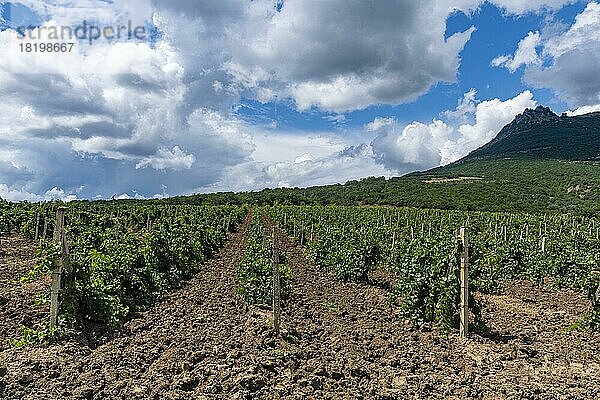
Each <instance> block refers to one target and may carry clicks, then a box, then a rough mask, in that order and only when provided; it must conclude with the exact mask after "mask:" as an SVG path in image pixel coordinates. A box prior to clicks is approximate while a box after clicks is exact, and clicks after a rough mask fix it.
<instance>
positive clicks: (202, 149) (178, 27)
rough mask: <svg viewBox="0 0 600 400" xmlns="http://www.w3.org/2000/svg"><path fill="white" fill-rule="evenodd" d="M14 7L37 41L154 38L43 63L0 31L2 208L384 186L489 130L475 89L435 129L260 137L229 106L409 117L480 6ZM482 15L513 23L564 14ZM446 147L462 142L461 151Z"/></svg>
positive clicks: (383, 126) (87, 0)
mask: <svg viewBox="0 0 600 400" xmlns="http://www.w3.org/2000/svg"><path fill="white" fill-rule="evenodd" d="M15 3H20V4H23V5H25V6H26V7H28V8H30V9H31V10H32V12H34V13H35V14H36V15H37V17H39V19H40V20H41V21H42V22H43V26H45V27H58V26H60V25H74V24H80V23H81V22H82V21H84V20H87V21H95V22H97V23H99V24H107V25H115V24H119V23H123V22H127V21H128V20H130V19H131V20H132V22H133V23H134V24H137V25H144V26H147V27H151V28H152V29H154V30H155V31H156V33H157V34H156V36H155V37H152V38H151V39H149V40H147V41H137V42H134V41H113V42H107V41H104V40H99V41H98V42H96V43H94V45H92V46H89V45H87V44H85V43H77V44H76V45H75V46H74V49H73V51H72V52H70V53H65V54H61V55H60V57H58V56H56V55H55V54H54V55H53V54H47V53H28V54H26V53H21V52H20V51H19V50H18V45H19V44H20V43H22V42H23V41H22V40H21V39H17V37H16V34H15V32H14V31H12V30H4V31H1V32H0V96H1V97H2V102H1V103H0V160H1V161H0V182H1V183H0V185H3V186H0V195H3V196H5V197H6V198H11V199H38V200H43V199H47V198H51V197H52V196H54V197H57V198H58V197H61V198H65V199H69V198H72V197H70V196H77V197H80V198H96V197H102V198H110V197H111V196H112V195H113V194H118V195H123V194H127V195H128V196H132V197H136V196H137V197H138V198H143V197H147V198H149V197H154V196H166V195H168V194H181V193H190V192H193V191H199V190H200V191H201V190H214V189H216V188H221V189H233V188H246V189H260V188H262V187H263V186H278V185H290V186H295V185H298V186H308V185H311V184H324V183H335V182H340V181H343V180H346V179H354V178H357V177H362V176H366V175H386V176H388V175H390V174H396V173H398V172H408V171H409V170H411V168H412V169H415V168H425V167H427V166H434V165H437V164H439V163H440V162H446V160H449V159H452V157H455V155H456V154H459V153H461V152H464V151H466V150H465V149H468V148H470V147H472V146H473V145H475V144H476V143H479V141H480V140H481V138H483V137H487V136H488V133H489V132H488V131H486V129H488V130H489V129H493V128H494V127H495V124H494V123H492V122H485V121H486V118H485V116H479V114H478V113H479V109H480V107H483V106H482V104H483V103H485V102H478V101H477V100H476V99H475V94H476V93H475V91H474V90H473V91H471V92H469V93H467V94H465V96H464V98H463V100H462V103H461V104H459V106H457V109H456V110H453V111H452V112H449V113H447V114H444V115H443V117H444V118H447V119H449V120H450V121H443V120H441V119H436V120H434V121H432V122H430V123H419V122H415V123H414V124H410V125H409V126H407V127H398V126H397V125H398V123H397V122H396V120H395V119H393V118H391V117H383V118H380V119H375V120H374V121H372V122H371V123H370V124H369V125H367V127H365V129H364V130H363V131H361V132H348V131H347V130H346V128H345V126H341V127H340V126H339V127H338V128H337V129H338V130H337V131H334V132H315V133H311V134H306V133H301V132H293V131H282V130H281V129H280V128H279V127H277V126H273V127H272V129H265V128H264V127H261V126H257V125H253V124H252V123H251V122H247V121H244V120H241V119H240V117H238V116H237V115H236V113H235V110H236V107H238V106H239V104H240V103H241V99H242V98H246V99H251V100H256V101H258V102H269V101H286V102H290V103H291V104H294V105H295V107H296V108H297V109H298V110H300V111H309V110H311V112H312V111H315V112H316V113H317V115H319V113H320V115H321V116H323V115H325V117H324V118H326V119H334V120H335V121H337V122H338V123H339V125H342V124H343V123H348V119H346V116H345V115H344V113H345V112H346V111H350V110H358V109H364V108H367V107H370V106H373V105H378V104H401V103H406V102H411V101H413V100H415V99H417V98H418V97H419V96H421V95H423V94H425V93H427V92H428V91H429V90H430V88H431V87H433V86H435V85H436V84H438V83H440V82H456V80H457V71H458V68H459V65H460V55H461V52H462V49H463V48H464V46H465V45H466V43H467V42H468V41H469V40H470V38H471V36H472V35H473V34H474V32H475V28H468V29H466V30H465V31H463V32H458V33H456V34H455V35H453V36H451V37H449V38H445V33H446V19H447V17H448V15H449V13H451V12H453V10H455V9H460V10H463V11H465V12H469V11H472V10H474V9H476V8H477V7H478V6H479V5H481V3H482V2H481V1H480V0H455V1H450V0H448V1H446V0H440V1H437V0H435V1H434V0H427V1H419V2H414V1H404V0H402V1H401V0H397V1H387V2H378V3H377V4H376V6H374V5H373V4H374V3H373V2H365V1H360V0H350V1H346V0H331V1H327V2H322V1H317V0H305V1H302V2H300V1H284V2H278V3H277V5H276V4H275V3H274V2H273V1H272V0H255V1H239V0H206V1H202V2H198V1H193V0H183V1H182V0H177V1H175V0H113V1H100V0H78V1H73V0H52V1H37V0H23V1H15ZM494 3H495V4H497V5H498V6H500V7H504V8H505V10H506V11H507V12H513V13H519V12H528V11H537V10H539V9H541V8H543V7H548V6H549V7H559V6H560V4H563V3H566V2H558V1H552V0H548V1H529V2H520V1H499V0H498V1H495V2H494ZM582 24H583V23H582ZM572 36H576V35H575V34H573V35H572ZM569 40H570V41H571V42H573V41H576V39H575V38H571V39H569ZM577 40H579V39H577ZM544 43H545V44H548V46H550V44H549V43H550V42H549V41H545V42H544ZM578 43H579V42H578ZM557 46H558V47H557V49H558V48H565V47H564V46H563V47H561V46H559V45H558V44H557ZM567 47H568V46H567ZM559 51H561V50H556V52H557V54H558V52H559ZM514 59H515V58H514V57H513V59H512V60H513V62H514ZM598 102H599V101H597V102H595V103H594V104H597V103H598ZM500 103H502V104H503V102H500ZM315 108H316V109H317V110H314V109H315ZM470 119H474V120H477V121H479V122H478V123H479V125H478V127H477V128H476V129H475V131H476V133H473V132H467V131H465V132H464V133H463V132H462V131H461V130H460V128H459V126H457V125H458V124H467V123H468V121H469V120H470ZM488 119H491V117H488ZM499 119H501V118H499ZM502 120H503V119H502ZM497 123H499V122H497ZM497 123H496V124H497ZM488 126H489V128H486V127H488ZM465 129H466V130H467V128H465ZM482 132H483V133H482ZM485 132H488V133H485ZM460 135H462V137H464V138H467V139H469V140H467V139H464V140H466V142H465V144H464V145H461V146H462V147H460V146H459V139H457V136H460ZM469 135H470V136H469ZM375 137H376V139H373V138H375ZM371 141H372V143H371ZM461 143H462V142H461ZM444 146H446V147H444ZM458 147H460V149H458ZM441 149H446V150H443V151H442V150H441ZM451 150H452V151H451ZM48 196H50V197H48Z"/></svg>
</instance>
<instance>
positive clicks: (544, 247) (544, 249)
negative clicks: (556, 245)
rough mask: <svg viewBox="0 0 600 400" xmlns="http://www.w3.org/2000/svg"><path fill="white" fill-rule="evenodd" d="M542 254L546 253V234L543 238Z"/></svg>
mask: <svg viewBox="0 0 600 400" xmlns="http://www.w3.org/2000/svg"><path fill="white" fill-rule="evenodd" d="M542 254H546V236H544V237H543V238H542Z"/></svg>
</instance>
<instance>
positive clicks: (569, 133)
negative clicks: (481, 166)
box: [463, 106, 600, 160]
mask: <svg viewBox="0 0 600 400" xmlns="http://www.w3.org/2000/svg"><path fill="white" fill-rule="evenodd" d="M508 156H510V157H518V156H527V157H531V158H543V159H558V160H594V159H595V160H600V112H596V113H591V114H586V115H580V116H576V117H567V116H564V115H563V116H561V117H559V116H558V115H556V114H554V113H553V112H552V111H551V110H550V109H549V108H545V107H541V106H540V107H538V108H536V109H535V110H532V109H527V110H525V112H523V113H522V114H520V115H518V116H517V117H516V118H515V119H514V121H513V122H511V123H510V124H508V125H506V126H505V127H504V128H502V130H501V131H500V132H499V133H498V135H497V136H496V137H495V138H494V139H493V140H492V141H490V142H489V143H487V144H486V145H484V146H482V147H481V148H479V149H477V150H475V151H473V152H472V153H471V154H469V155H468V156H467V157H465V158H464V159H463V160H475V159H480V158H490V157H508Z"/></svg>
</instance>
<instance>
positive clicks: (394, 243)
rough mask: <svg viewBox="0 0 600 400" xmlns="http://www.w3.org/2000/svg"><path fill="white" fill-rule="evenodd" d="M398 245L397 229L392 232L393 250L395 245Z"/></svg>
mask: <svg viewBox="0 0 600 400" xmlns="http://www.w3.org/2000/svg"><path fill="white" fill-rule="evenodd" d="M395 246H396V231H394V232H393V233H392V251H394V247H395Z"/></svg>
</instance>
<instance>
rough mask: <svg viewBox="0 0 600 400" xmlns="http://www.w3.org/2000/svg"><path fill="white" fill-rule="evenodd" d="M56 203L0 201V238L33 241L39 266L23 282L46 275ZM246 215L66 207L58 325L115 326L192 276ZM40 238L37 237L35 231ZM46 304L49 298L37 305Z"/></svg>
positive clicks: (219, 210) (216, 210)
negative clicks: (19, 237) (65, 251)
mask: <svg viewBox="0 0 600 400" xmlns="http://www.w3.org/2000/svg"><path fill="white" fill-rule="evenodd" d="M59 206H61V204H57V203H46V204H28V203H18V204H17V203H0V234H11V233H20V234H23V235H25V236H27V237H29V238H31V239H33V238H34V237H35V235H36V233H37V235H38V236H39V237H40V245H39V249H38V255H39V257H40V260H41V262H40V263H39V265H37V266H36V267H35V268H34V269H33V270H32V271H31V272H30V273H29V274H28V276H26V277H24V278H23V279H24V280H33V279H38V278H39V277H40V276H41V275H43V274H48V273H50V272H51V271H52V269H53V268H54V265H55V260H56V259H57V257H58V252H59V248H58V246H57V245H56V244H55V243H53V242H52V241H49V240H45V239H44V237H46V238H51V237H52V234H53V229H54V219H53V218H54V215H55V213H56V209H57V208H58V207H59ZM246 214H247V208H246V207H238V206H188V205H178V206H163V205H126V204H122V203H120V204H111V203H72V204H69V206H68V208H67V212H66V217H65V227H66V235H67V242H68V247H69V262H70V266H71V268H70V269H69V270H65V271H64V272H63V273H64V276H63V282H69V283H70V284H67V285H64V284H63V288H62V290H61V293H60V297H61V305H60V314H59V326H72V325H73V324H74V323H79V324H81V323H101V324H107V325H110V326H117V325H119V324H121V323H122V322H123V321H124V320H125V319H126V318H127V317H129V316H130V315H131V314H132V313H135V312H138V311H141V310H144V309H145V308H147V307H148V306H149V305H150V304H151V303H153V302H154V301H156V299H157V298H158V297H160V296H161V295H162V294H163V293H165V292H166V291H168V290H171V289H174V288H177V287H179V286H180V285H181V284H182V282H183V281H185V280H186V279H188V278H189V277H191V276H192V275H193V274H194V273H196V272H198V270H199V268H200V267H201V264H202V262H203V261H205V260H207V259H209V258H211V257H212V256H213V255H214V254H215V252H216V251H217V250H218V249H219V248H220V247H221V246H222V245H223V244H224V242H225V240H226V238H227V233H228V232H229V231H233V230H234V229H235V228H236V225H237V224H238V223H239V222H240V221H241V220H242V219H243V217H244V216H245V215H246ZM43 232H45V234H44V233H43ZM48 300H49V294H47V295H46V297H45V299H44V301H46V302H47V301H48Z"/></svg>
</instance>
